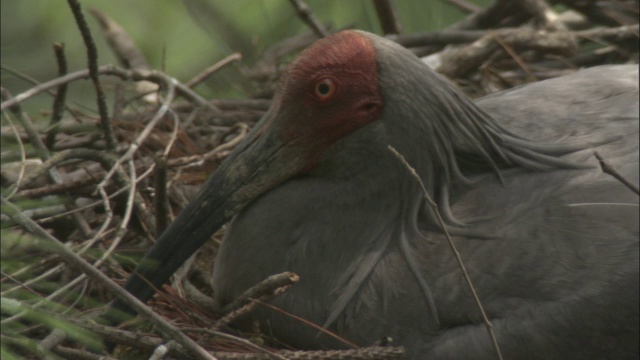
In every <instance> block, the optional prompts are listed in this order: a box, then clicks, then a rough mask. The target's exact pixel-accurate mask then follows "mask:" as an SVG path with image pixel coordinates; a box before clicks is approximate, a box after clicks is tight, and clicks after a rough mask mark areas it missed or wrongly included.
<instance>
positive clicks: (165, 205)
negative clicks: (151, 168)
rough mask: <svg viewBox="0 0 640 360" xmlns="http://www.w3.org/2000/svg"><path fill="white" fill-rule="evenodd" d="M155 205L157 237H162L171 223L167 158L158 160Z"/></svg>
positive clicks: (155, 174)
mask: <svg viewBox="0 0 640 360" xmlns="http://www.w3.org/2000/svg"><path fill="white" fill-rule="evenodd" d="M153 188H154V195H155V196H154V198H153V201H154V205H155V209H156V236H160V234H162V232H164V229H166V228H167V225H168V223H169V198H168V197H167V158H166V157H165V156H160V157H158V158H157V159H156V168H155V172H154V174H153Z"/></svg>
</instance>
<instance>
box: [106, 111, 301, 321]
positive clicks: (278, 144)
mask: <svg viewBox="0 0 640 360" xmlns="http://www.w3.org/2000/svg"><path fill="white" fill-rule="evenodd" d="M275 117H276V115H275V114H274V113H272V112H269V113H267V114H266V115H265V117H264V118H263V119H262V120H261V121H260V122H258V124H256V127H255V128H254V129H253V130H252V131H251V133H250V134H249V136H248V138H247V139H245V141H244V142H243V143H241V144H240V145H239V147H238V148H237V149H236V150H235V151H234V152H233V153H232V154H231V155H230V156H229V157H228V158H227V159H226V160H225V161H224V162H223V163H222V164H221V165H220V167H219V168H218V170H217V171H216V172H215V173H214V174H213V175H212V176H211V177H210V178H209V179H208V180H207V182H206V183H205V184H204V186H203V187H202V189H201V190H200V192H199V193H198V194H197V195H196V197H195V198H194V199H193V200H192V201H191V202H190V203H189V204H188V205H187V207H186V208H185V209H184V210H183V211H182V212H181V213H180V215H179V216H178V218H177V219H176V220H175V221H174V222H173V223H172V224H171V225H170V226H169V228H167V230H165V232H164V233H163V234H162V235H161V236H160V238H159V239H158V241H157V242H156V244H155V245H154V246H153V247H152V248H151V249H150V250H149V251H148V252H147V253H146V254H145V256H144V258H143V259H142V261H141V262H140V263H139V265H138V267H137V268H136V269H135V271H134V273H133V274H132V275H131V277H130V278H129V280H128V281H127V283H126V285H125V289H126V290H128V291H129V292H130V293H131V294H132V295H134V296H135V297H137V298H138V299H140V300H141V301H142V302H146V301H148V300H149V299H150V298H151V297H152V296H153V294H154V293H155V289H157V288H159V287H161V286H162V285H163V284H164V283H165V282H167V280H168V279H169V278H170V277H171V275H173V273H174V272H175V271H176V270H177V269H178V268H179V267H180V266H181V265H182V264H183V263H184V262H185V261H186V260H187V259H188V258H189V257H190V256H191V255H193V254H194V253H195V252H196V251H197V250H198V249H199V248H200V247H201V246H202V245H203V244H204V243H205V242H206V241H207V240H208V239H209V238H210V237H211V236H212V235H213V234H214V233H215V232H216V231H217V230H218V229H219V228H220V227H222V226H223V225H224V224H225V223H227V222H228V221H230V220H231V219H232V218H233V216H234V215H235V214H237V213H238V212H239V211H240V210H242V208H243V207H244V206H245V205H247V204H248V203H250V202H251V201H252V200H253V199H255V198H257V197H258V196H259V195H260V194H262V193H264V192H266V191H268V190H269V189H271V188H273V187H275V186H276V185H278V184H279V183H281V182H283V181H285V180H287V179H288V178H290V177H292V176H293V175H295V174H296V173H298V172H299V171H300V169H301V167H302V163H303V161H302V159H301V156H300V154H298V153H297V152H296V151H295V149H294V148H292V147H288V146H286V145H285V144H283V143H282V141H281V140H280V139H279V137H278V135H277V134H276V133H275V132H273V131H269V130H273V128H272V127H271V126H270V125H271V124H272V123H273V120H274V118H275ZM121 312H124V313H126V314H129V315H131V314H133V313H134V311H133V310H132V309H130V308H129V307H128V306H127V305H125V304H124V303H123V302H122V301H121V300H120V299H116V301H115V302H114V303H113V304H112V306H111V308H110V309H109V312H108V313H107V315H106V318H107V319H108V320H109V321H110V322H111V323H114V324H115V323H120V322H121V320H124V319H125V318H126V317H127V316H126V315H124V314H122V313H121Z"/></svg>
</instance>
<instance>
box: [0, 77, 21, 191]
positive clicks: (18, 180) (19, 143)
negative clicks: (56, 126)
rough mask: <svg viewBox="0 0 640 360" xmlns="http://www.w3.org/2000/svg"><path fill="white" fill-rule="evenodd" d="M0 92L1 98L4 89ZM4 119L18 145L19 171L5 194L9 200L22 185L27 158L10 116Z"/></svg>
mask: <svg viewBox="0 0 640 360" xmlns="http://www.w3.org/2000/svg"><path fill="white" fill-rule="evenodd" d="M0 90H1V91H2V94H3V97H4V95H5V89H4V88H0ZM17 108H18V111H20V107H19V106H18V107H17ZM12 109H13V108H12ZM14 110H15V109H14ZM3 113H4V112H3ZM6 118H7V121H9V125H10V126H11V129H12V130H13V131H12V132H13V133H14V134H15V136H16V142H17V143H18V147H19V148H20V170H19V171H18V178H17V179H16V182H15V186H13V187H12V188H10V189H9V190H8V192H7V199H10V198H11V197H12V196H13V195H15V193H16V192H17V191H18V189H19V188H20V185H22V181H23V179H24V173H25V168H26V167H27V156H26V151H25V149H24V143H23V142H22V139H21V138H20V134H19V133H18V129H16V126H15V125H14V124H13V121H12V120H11V116H9V115H8V114H7V115H6Z"/></svg>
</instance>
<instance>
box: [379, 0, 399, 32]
mask: <svg viewBox="0 0 640 360" xmlns="http://www.w3.org/2000/svg"><path fill="white" fill-rule="evenodd" d="M373 6H374V7H375V9H376V14H377V15H378V19H379V20H380V26H381V27H382V32H383V33H384V34H385V35H387V34H400V33H401V32H402V26H400V21H398V14H397V12H396V7H395V6H394V3H393V2H391V0H373Z"/></svg>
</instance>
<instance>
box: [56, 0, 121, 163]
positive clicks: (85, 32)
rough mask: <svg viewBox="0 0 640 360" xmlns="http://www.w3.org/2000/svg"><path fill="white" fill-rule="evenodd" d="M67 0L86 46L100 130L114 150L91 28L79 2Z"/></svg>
mask: <svg viewBox="0 0 640 360" xmlns="http://www.w3.org/2000/svg"><path fill="white" fill-rule="evenodd" d="M67 2H68V4H69V7H70V8H71V12H72V13H73V17H74V18H75V20H76V24H77V25H78V29H80V34H82V39H83V40H84V44H85V47H86V48H87V59H88V62H89V77H90V78H91V81H92V82H93V86H94V87H95V89H96V101H97V103H98V113H99V114H100V124H101V125H102V130H103V131H104V136H105V139H106V142H107V149H109V150H115V148H116V140H115V138H114V136H113V127H112V126H111V119H109V112H108V110H107V101H106V96H105V95H104V91H103V90H102V85H101V84H100V77H99V76H98V75H99V72H98V50H97V49H96V44H95V43H94V42H93V38H92V37H91V30H89V26H88V25H87V21H86V20H85V18H84V15H82V9H81V7H80V2H78V0H67Z"/></svg>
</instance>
